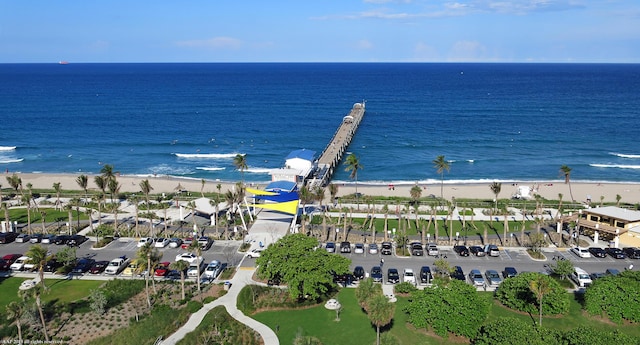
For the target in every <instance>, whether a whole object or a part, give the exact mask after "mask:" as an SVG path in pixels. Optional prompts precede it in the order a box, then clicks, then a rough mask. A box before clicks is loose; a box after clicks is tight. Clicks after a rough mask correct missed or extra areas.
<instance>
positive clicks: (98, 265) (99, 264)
mask: <svg viewBox="0 0 640 345" xmlns="http://www.w3.org/2000/svg"><path fill="white" fill-rule="evenodd" d="M108 265H109V261H96V262H94V263H93V265H91V268H89V273H91V274H100V273H102V272H104V270H105V269H106V268H107V266H108Z"/></svg>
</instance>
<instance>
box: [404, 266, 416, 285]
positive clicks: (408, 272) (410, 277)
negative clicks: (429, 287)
mask: <svg viewBox="0 0 640 345" xmlns="http://www.w3.org/2000/svg"><path fill="white" fill-rule="evenodd" d="M402 281H403V282H405V283H411V284H414V285H415V284H416V277H415V275H414V274H413V270H412V269H411V268H405V269H404V270H403V271H402Z"/></svg>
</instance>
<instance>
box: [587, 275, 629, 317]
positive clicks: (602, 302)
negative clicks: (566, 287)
mask: <svg viewBox="0 0 640 345" xmlns="http://www.w3.org/2000/svg"><path fill="white" fill-rule="evenodd" d="M584 302H585V303H584V307H585V309H586V310H587V312H589V313H590V314H591V315H604V314H606V315H607V316H609V319H611V321H614V322H617V323H621V322H622V321H623V320H628V321H631V322H640V271H625V272H622V273H620V274H619V275H616V276H607V277H603V278H600V279H597V280H596V281H594V282H593V284H592V285H591V286H589V288H588V289H587V291H586V292H585V294H584Z"/></svg>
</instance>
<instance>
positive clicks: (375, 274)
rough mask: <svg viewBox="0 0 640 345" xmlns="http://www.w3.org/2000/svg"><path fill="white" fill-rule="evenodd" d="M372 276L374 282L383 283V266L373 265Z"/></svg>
mask: <svg viewBox="0 0 640 345" xmlns="http://www.w3.org/2000/svg"><path fill="white" fill-rule="evenodd" d="M370 276H371V279H373V281H374V282H377V283H382V268H381V267H380V266H373V268H371V274H370Z"/></svg>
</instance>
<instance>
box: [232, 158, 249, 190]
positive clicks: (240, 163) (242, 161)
mask: <svg viewBox="0 0 640 345" xmlns="http://www.w3.org/2000/svg"><path fill="white" fill-rule="evenodd" d="M233 166H235V167H236V169H237V170H240V175H241V176H242V184H244V171H245V170H246V169H247V167H248V166H247V155H242V154H237V155H236V156H235V157H233Z"/></svg>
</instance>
